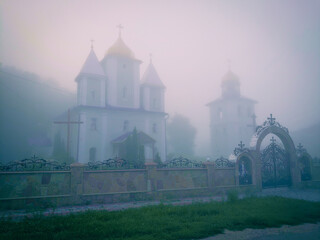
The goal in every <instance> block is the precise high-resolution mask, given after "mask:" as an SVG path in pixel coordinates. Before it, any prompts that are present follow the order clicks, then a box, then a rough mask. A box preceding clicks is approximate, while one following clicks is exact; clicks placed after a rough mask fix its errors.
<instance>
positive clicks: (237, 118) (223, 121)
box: [207, 70, 257, 159]
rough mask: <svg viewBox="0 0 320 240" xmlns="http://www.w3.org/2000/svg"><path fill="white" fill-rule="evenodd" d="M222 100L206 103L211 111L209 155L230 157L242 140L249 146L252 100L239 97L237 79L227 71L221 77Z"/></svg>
mask: <svg viewBox="0 0 320 240" xmlns="http://www.w3.org/2000/svg"><path fill="white" fill-rule="evenodd" d="M221 90H222V94H221V97H219V98H218V99H216V100H214V101H212V102H210V103H208V104H207V106H208V107H209V111H210V137H211V145H210V147H211V154H212V157H213V158H214V159H216V158H219V157H221V156H223V157H229V156H230V154H232V153H233V150H234V148H235V147H237V146H238V144H239V143H240V141H242V142H243V143H244V144H245V145H246V146H249V142H250V139H251V136H252V135H253V133H254V132H255V128H256V122H255V118H256V116H255V109H254V107H255V104H256V103H257V102H256V101H255V100H252V99H249V98H246V97H244V96H242V95H241V92H240V81H239V78H238V77H237V76H236V75H235V74H234V73H233V72H232V71H230V70H229V71H228V72H227V73H226V74H225V75H224V76H223V78H222V82H221Z"/></svg>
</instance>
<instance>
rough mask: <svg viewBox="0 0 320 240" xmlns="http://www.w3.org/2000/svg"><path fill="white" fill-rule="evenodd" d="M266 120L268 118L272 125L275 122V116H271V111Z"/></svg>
mask: <svg viewBox="0 0 320 240" xmlns="http://www.w3.org/2000/svg"><path fill="white" fill-rule="evenodd" d="M268 120H269V123H270V125H273V124H274V123H275V120H276V118H274V117H272V113H271V114H270V117H269V118H268Z"/></svg>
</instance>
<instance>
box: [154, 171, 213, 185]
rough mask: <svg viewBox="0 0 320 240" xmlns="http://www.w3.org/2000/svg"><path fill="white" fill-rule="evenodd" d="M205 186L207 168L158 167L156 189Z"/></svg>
mask: <svg viewBox="0 0 320 240" xmlns="http://www.w3.org/2000/svg"><path fill="white" fill-rule="evenodd" d="M204 187H207V169H201V168H199V169H197V168H191V169H158V170H157V190H171V189H185V188H204Z"/></svg>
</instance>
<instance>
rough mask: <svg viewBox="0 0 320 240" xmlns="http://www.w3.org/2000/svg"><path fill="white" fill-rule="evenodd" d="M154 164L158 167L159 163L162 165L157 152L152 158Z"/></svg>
mask: <svg viewBox="0 0 320 240" xmlns="http://www.w3.org/2000/svg"><path fill="white" fill-rule="evenodd" d="M154 162H155V163H157V164H158V165H161V163H162V161H161V158H160V155H159V153H158V152H157V153H156V156H155V157H154Z"/></svg>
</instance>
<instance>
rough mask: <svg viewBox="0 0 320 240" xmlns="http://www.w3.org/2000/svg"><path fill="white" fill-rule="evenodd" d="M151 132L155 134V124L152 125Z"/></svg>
mask: <svg viewBox="0 0 320 240" xmlns="http://www.w3.org/2000/svg"><path fill="white" fill-rule="evenodd" d="M152 132H153V133H156V132H157V124H156V123H154V124H153V125H152Z"/></svg>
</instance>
